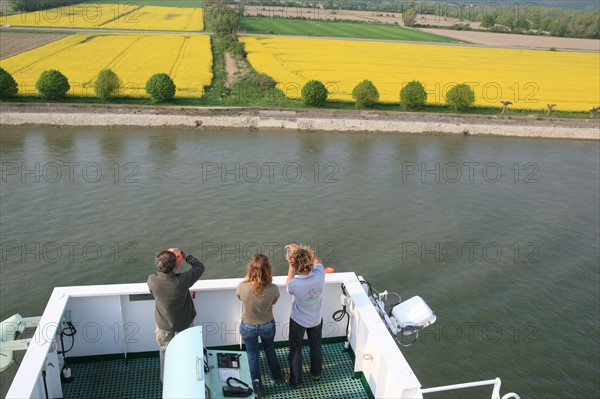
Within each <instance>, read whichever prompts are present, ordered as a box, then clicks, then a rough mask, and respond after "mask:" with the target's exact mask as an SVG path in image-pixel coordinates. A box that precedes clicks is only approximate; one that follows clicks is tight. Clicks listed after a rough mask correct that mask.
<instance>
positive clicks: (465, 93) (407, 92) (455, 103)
mask: <svg viewBox="0 0 600 399" xmlns="http://www.w3.org/2000/svg"><path fill="white" fill-rule="evenodd" d="M35 87H36V89H37V90H38V91H39V93H40V96H41V97H42V99H44V100H46V101H59V100H61V99H63V98H64V97H65V96H66V95H67V92H68V91H69V89H70V85H69V81H68V79H67V78H66V76H64V75H63V74H62V73H60V72H59V71H57V70H54V69H53V70H48V71H44V72H42V74H41V75H40V77H39V79H38V81H37V82H36V84H35ZM120 87H122V82H121V79H119V77H118V76H117V74H116V73H115V72H114V71H112V70H111V69H103V70H101V71H100V72H99V73H98V76H97V77H96V82H95V84H94V89H95V90H96V95H97V96H98V97H100V98H101V99H103V100H110V99H111V98H113V97H115V96H118V93H119V88H120ZM175 90H176V87H175V83H174V82H173V80H172V79H171V77H170V76H169V75H167V74H166V73H157V74H154V75H152V76H151V77H150V78H149V79H148V81H147V82H146V93H148V95H149V96H150V97H151V98H152V100H153V101H155V102H162V101H167V100H170V99H172V98H173V97H174V96H175ZM17 92H18V85H17V82H16V81H15V80H14V79H13V77H12V76H11V75H10V74H9V73H8V72H7V71H5V70H4V69H2V68H0V98H2V99H6V98H10V97H14V96H16V95H17ZM301 94H302V102H303V103H304V104H305V105H307V106H309V107H320V106H322V105H323V104H324V103H325V101H326V100H327V95H328V92H327V89H326V88H325V85H324V84H323V83H322V82H320V81H318V80H310V81H308V82H307V83H306V84H305V85H304V87H302V92H301ZM352 98H354V100H355V101H356V107H357V108H369V107H372V106H373V105H375V104H377V102H378V101H379V91H378V90H377V87H375V85H374V84H373V82H371V81H370V80H363V81H362V82H360V83H359V84H357V85H356V86H355V87H354V89H353V90H352ZM426 101H427V92H426V91H425V87H424V86H423V84H422V83H421V82H419V81H416V80H413V81H412V82H410V83H408V84H407V85H405V86H404V87H403V88H402V90H400V107H401V108H402V109H405V110H418V109H420V108H422V107H423V106H424V105H425V102H426ZM474 102H475V92H474V91H473V89H472V88H471V87H470V86H469V85H467V84H464V83H462V84H459V85H456V86H454V87H452V88H451V89H450V90H448V93H447V94H446V103H447V104H448V106H450V108H452V109H454V110H457V111H458V110H464V109H467V108H469V107H471V106H472V105H473V103H474Z"/></svg>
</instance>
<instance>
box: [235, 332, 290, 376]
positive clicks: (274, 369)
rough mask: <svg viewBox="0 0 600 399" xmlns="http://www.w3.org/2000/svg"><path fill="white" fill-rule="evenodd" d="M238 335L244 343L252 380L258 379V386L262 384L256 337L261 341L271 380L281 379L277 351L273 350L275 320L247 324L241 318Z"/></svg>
mask: <svg viewBox="0 0 600 399" xmlns="http://www.w3.org/2000/svg"><path fill="white" fill-rule="evenodd" d="M240 335H241V336H242V340H243V341H244V344H245V345H246V354H247V355H248V365H249V366H250V376H251V377H252V382H253V383H254V381H255V380H258V383H259V386H262V379H261V378H260V361H259V359H260V357H259V354H258V350H259V346H258V337H260V341H261V342H262V346H263V349H264V351H265V356H266V358H267V369H268V371H269V378H270V379H271V381H279V380H281V366H280V365H279V359H277V353H276V352H275V320H271V321H270V322H269V323H265V324H248V323H246V322H245V321H243V320H242V322H241V323H240Z"/></svg>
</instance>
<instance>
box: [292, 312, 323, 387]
mask: <svg viewBox="0 0 600 399" xmlns="http://www.w3.org/2000/svg"><path fill="white" fill-rule="evenodd" d="M305 331H306V335H307V336H308V346H309V349H310V375H312V376H313V377H314V378H319V377H321V371H322V370H323V348H322V347H321V339H322V334H323V320H322V319H321V323H319V325H318V326H316V327H311V328H306V327H303V326H301V325H300V324H298V323H296V322H295V321H294V320H292V319H291V318H290V354H289V357H288V360H289V362H290V385H291V386H292V387H299V386H301V385H302V339H303V338H304V332H305Z"/></svg>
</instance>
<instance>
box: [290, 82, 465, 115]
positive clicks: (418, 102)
mask: <svg viewBox="0 0 600 399" xmlns="http://www.w3.org/2000/svg"><path fill="white" fill-rule="evenodd" d="M301 95H302V102H303V103H304V105H307V106H309V107H320V106H323V104H325V101H326V100H327V95H328V92H327V88H326V87H325V85H324V84H323V83H322V82H320V81H318V80H309V81H308V82H306V84H305V85H304V87H302V91H301ZM352 98H353V99H354V100H355V101H356V107H357V108H369V107H372V106H373V105H375V104H376V103H377V102H378V101H379V91H378V90H377V87H375V85H374V84H373V82H371V81H370V80H363V81H362V82H360V83H359V84H357V85H356V86H355V87H354V89H353V90H352ZM426 101H427V92H426V91H425V87H424V86H423V84H422V83H421V82H419V81H416V80H413V81H412V82H410V83H408V84H407V85H405V86H404V87H403V88H402V90H400V107H401V108H402V109H405V110H409V111H413V110H418V109H420V108H422V107H423V106H424V105H425V102H426ZM474 102H475V92H474V91H473V89H472V88H471V87H470V86H469V85H467V84H465V83H461V84H459V85H456V86H454V87H452V88H451V89H450V90H448V93H447V94H446V104H448V106H449V107H450V108H452V109H454V110H456V111H460V110H465V109H467V108H469V107H471V106H472V105H473V103H474Z"/></svg>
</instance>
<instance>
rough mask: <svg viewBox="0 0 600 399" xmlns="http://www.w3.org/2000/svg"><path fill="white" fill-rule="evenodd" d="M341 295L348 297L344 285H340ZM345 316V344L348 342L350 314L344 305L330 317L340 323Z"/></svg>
mask: <svg viewBox="0 0 600 399" xmlns="http://www.w3.org/2000/svg"><path fill="white" fill-rule="evenodd" d="M342 294H343V295H344V296H346V297H347V296H348V293H347V292H346V286H345V285H344V284H342ZM345 316H348V320H347V321H346V335H344V336H345V337H346V342H348V329H349V328H350V314H349V313H348V312H347V311H346V305H342V308H341V309H340V310H336V311H335V312H333V314H332V315H331V317H332V318H333V320H334V321H336V322H340V321H342V320H343V319H344V317H345Z"/></svg>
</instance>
